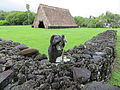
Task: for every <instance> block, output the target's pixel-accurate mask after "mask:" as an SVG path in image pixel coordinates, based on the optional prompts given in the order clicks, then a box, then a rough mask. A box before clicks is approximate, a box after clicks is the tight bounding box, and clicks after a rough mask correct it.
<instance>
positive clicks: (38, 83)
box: [0, 30, 119, 90]
mask: <svg viewBox="0 0 120 90" xmlns="http://www.w3.org/2000/svg"><path fill="white" fill-rule="evenodd" d="M115 42H116V31H114V30H108V31H105V32H103V33H101V34H99V35H97V36H95V37H93V38H92V39H91V40H89V41H87V42H85V44H84V45H80V46H75V47H74V48H73V49H70V50H67V51H65V53H64V55H65V56H66V57H67V58H68V59H70V61H68V62H64V63H63V62H61V63H50V62H49V61H48V59H47V57H46V55H45V54H41V53H40V52H39V51H38V50H37V49H33V48H29V47H28V46H26V45H23V44H20V43H17V42H13V41H9V40H2V39H0V90H93V89H92V88H94V90H101V89H100V88H102V90H119V87H117V86H112V85H107V84H103V83H102V82H93V83H90V82H92V81H105V80H107V79H109V78H110V77H111V72H112V66H113V63H114V59H115V50H114V49H115ZM98 83H100V84H101V86H97V87H96V85H98ZM102 85H103V86H102ZM90 88H91V89H90Z"/></svg>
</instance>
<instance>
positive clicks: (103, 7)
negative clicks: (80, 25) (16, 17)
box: [0, 0, 120, 17]
mask: <svg viewBox="0 0 120 90" xmlns="http://www.w3.org/2000/svg"><path fill="white" fill-rule="evenodd" d="M26 4H29V5H30V10H31V11H33V12H35V13H36V12H37V8H38V6H39V4H47V5H50V6H56V7H61V8H66V9H69V10H70V12H71V14H72V15H73V16H83V17H89V16H90V15H92V16H99V15H100V14H102V13H105V12H106V11H110V12H112V13H117V14H120V0H0V10H4V11H13V10H17V11H26Z"/></svg>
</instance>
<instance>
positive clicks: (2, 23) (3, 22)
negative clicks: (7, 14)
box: [0, 20, 9, 26]
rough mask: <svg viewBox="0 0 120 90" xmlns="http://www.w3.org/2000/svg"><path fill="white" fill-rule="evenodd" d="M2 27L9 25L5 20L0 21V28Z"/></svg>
mask: <svg viewBox="0 0 120 90" xmlns="http://www.w3.org/2000/svg"><path fill="white" fill-rule="evenodd" d="M2 25H9V23H8V22H7V21H6V20H0V26H2Z"/></svg>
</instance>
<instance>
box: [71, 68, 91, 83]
mask: <svg viewBox="0 0 120 90" xmlns="http://www.w3.org/2000/svg"><path fill="white" fill-rule="evenodd" d="M90 76H91V72H90V71H89V70H88V69H86V68H73V77H74V80H76V81H78V82H80V83H85V82H87V81H89V79H90Z"/></svg>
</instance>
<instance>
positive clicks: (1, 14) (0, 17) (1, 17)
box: [0, 11, 8, 20]
mask: <svg viewBox="0 0 120 90" xmlns="http://www.w3.org/2000/svg"><path fill="white" fill-rule="evenodd" d="M7 15H8V12H4V11H0V20H5V18H6V16H7Z"/></svg>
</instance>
